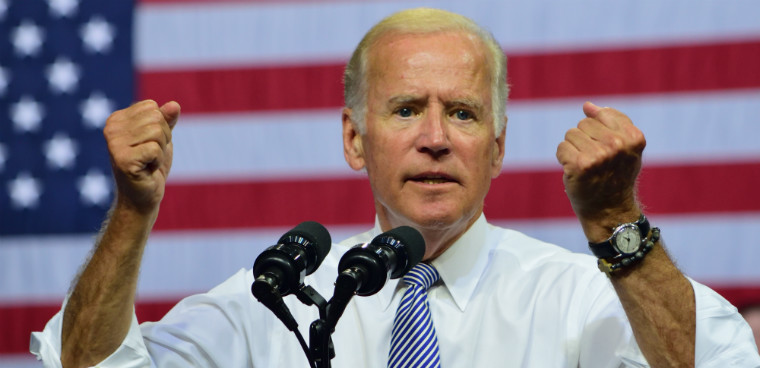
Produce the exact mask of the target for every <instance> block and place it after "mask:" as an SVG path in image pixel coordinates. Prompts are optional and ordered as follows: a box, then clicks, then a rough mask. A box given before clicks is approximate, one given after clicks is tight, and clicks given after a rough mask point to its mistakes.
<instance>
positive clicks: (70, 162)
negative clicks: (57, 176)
mask: <svg viewBox="0 0 760 368" xmlns="http://www.w3.org/2000/svg"><path fill="white" fill-rule="evenodd" d="M42 150H43V151H44V152H45V158H47V163H48V166H50V167H52V168H54V169H70V168H72V167H73V166H74V160H75V159H76V157H77V151H78V147H77V143H76V142H75V141H73V140H72V139H71V138H69V137H68V136H67V135H66V134H62V133H56V134H55V135H54V136H53V138H52V139H50V140H49V141H47V142H45V143H44V144H43V146H42Z"/></svg>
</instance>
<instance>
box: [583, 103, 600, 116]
mask: <svg viewBox="0 0 760 368" xmlns="http://www.w3.org/2000/svg"><path fill="white" fill-rule="evenodd" d="M601 110H602V108H601V107H599V106H596V105H594V104H593V103H592V102H591V101H586V103H584V104H583V113H584V114H586V116H587V117H590V118H595V117H596V114H598V113H599V111H601Z"/></svg>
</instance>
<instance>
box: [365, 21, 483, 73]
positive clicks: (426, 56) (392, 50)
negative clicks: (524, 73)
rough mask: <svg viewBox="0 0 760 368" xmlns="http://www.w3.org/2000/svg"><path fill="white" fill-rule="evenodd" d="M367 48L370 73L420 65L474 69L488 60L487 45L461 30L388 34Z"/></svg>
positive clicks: (424, 66)
mask: <svg viewBox="0 0 760 368" xmlns="http://www.w3.org/2000/svg"><path fill="white" fill-rule="evenodd" d="M367 51H368V54H367V65H366V67H367V70H366V72H368V73H369V74H373V73H376V74H381V75H382V74H385V73H387V72H388V71H390V70H393V71H395V72H400V71H403V70H406V69H414V68H421V67H422V68H435V67H439V68H441V69H452V68H457V67H459V68H460V71H461V70H466V69H471V70H472V71H476V70H478V69H483V68H485V67H486V66H487V65H488V62H489V60H488V54H487V48H486V45H485V44H484V43H483V42H482V41H481V40H480V39H479V38H477V37H476V36H474V35H472V34H470V33H468V32H464V31H445V32H431V33H423V34H420V33H390V34H386V35H383V36H381V37H379V38H378V39H377V40H376V41H375V42H374V43H373V44H372V46H371V47H370V48H369V49H368V50H367Z"/></svg>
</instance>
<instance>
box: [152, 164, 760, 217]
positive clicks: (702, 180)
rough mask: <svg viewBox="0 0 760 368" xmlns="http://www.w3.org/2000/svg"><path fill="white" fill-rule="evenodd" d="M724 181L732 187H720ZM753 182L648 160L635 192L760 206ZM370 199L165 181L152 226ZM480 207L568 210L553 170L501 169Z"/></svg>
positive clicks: (668, 203)
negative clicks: (515, 170)
mask: <svg viewBox="0 0 760 368" xmlns="http://www.w3.org/2000/svg"><path fill="white" fill-rule="evenodd" d="M726 183H731V186H732V190H725V187H726ZM696 184H698V185H696ZM754 188H760V162H748V163H735V162H728V163H713V164H701V165H697V164H695V165H682V166H648V167H646V168H645V169H644V171H643V174H642V176H641V183H640V196H641V198H642V199H643V201H644V203H647V205H648V209H649V210H650V211H651V212H653V213H668V214H673V213H687V214H688V213H712V212H736V211H738V212H742V211H760V194H759V193H758V191H757V190H755V189H754ZM536 198H541V199H542V200H541V201H536ZM346 203H351V205H350V206H347V205H346ZM373 203H374V202H373V200H372V193H371V190H370V187H369V183H368V181H367V180H366V179H364V178H344V179H324V180H283V181H264V182H227V183H221V182H210V183H192V184H173V185H169V186H168V187H167V190H166V196H165V198H164V201H163V202H162V204H161V216H159V218H158V221H157V222H156V227H155V228H156V229H159V230H169V229H171V230H177V229H199V228H206V229H219V228H246V227H260V226H287V225H289V224H296V223H299V222H301V221H305V220H308V219H314V220H315V221H318V222H322V223H325V224H359V223H370V222H372V219H373V216H374V205H373ZM485 213H486V215H488V216H489V217H490V218H494V219H518V218H522V219H531V218H533V219H537V218H554V217H569V216H572V215H573V214H572V211H571V209H570V206H569V203H568V201H567V198H566V197H565V193H564V188H563V184H562V173H561V171H559V170H546V171H524V172H505V173H502V174H501V176H499V177H498V178H497V179H495V180H494V181H493V182H492V184H491V190H490V192H489V195H488V197H487V199H486V206H485Z"/></svg>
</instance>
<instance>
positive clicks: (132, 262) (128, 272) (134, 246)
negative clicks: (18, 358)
mask: <svg viewBox="0 0 760 368" xmlns="http://www.w3.org/2000/svg"><path fill="white" fill-rule="evenodd" d="M154 221H155V215H154V214H148V215H146V214H141V213H139V212H136V211H132V210H130V209H127V208H123V207H119V206H118V205H117V206H116V208H115V209H114V211H113V213H112V214H111V217H110V219H109V220H108V223H107V224H106V225H105V229H104V232H103V235H102V237H101V239H100V241H99V242H98V244H97V246H96V249H95V251H94V253H93V255H92V258H91V259H90V261H89V262H88V264H87V266H86V267H85V269H84V271H83V272H82V274H81V275H80V277H79V279H78V280H77V282H76V285H75V286H74V289H73V291H72V293H71V295H70V297H69V300H68V303H67V304H66V308H65V310H64V314H63V327H62V333H61V339H62V343H61V361H62V363H63V365H64V367H81V366H91V365H94V364H96V363H98V362H100V361H102V360H103V359H105V358H106V357H108V356H109V355H110V354H111V353H113V352H114V351H115V350H116V349H117V348H118V347H119V345H121V343H122V341H123V340H124V338H125V337H126V335H127V332H128V331H129V327H130V323H131V320H132V313H133V306H134V299H135V291H136V288H137V278H138V274H139V269H140V263H141V259H142V254H143V250H144V248H145V244H146V241H147V238H148V234H149V232H150V229H151V227H152V225H153V222H154Z"/></svg>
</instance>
